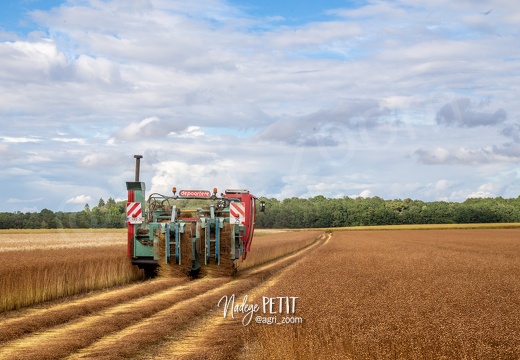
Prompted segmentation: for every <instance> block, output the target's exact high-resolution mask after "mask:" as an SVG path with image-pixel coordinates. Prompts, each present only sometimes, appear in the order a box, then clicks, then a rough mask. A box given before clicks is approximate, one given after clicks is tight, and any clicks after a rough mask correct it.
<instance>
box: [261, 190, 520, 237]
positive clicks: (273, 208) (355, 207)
mask: <svg viewBox="0 0 520 360" xmlns="http://www.w3.org/2000/svg"><path fill="white" fill-rule="evenodd" d="M262 200H263V201H265V202H266V211H265V213H259V214H258V217H257V226H258V227H259V228H275V229H276V228H327V227H344V226H370V225H405V224H467V223H506V222H520V196H519V197H518V198H516V199H504V198H502V197H498V198H471V199H467V200H466V201H464V202H461V203H459V202H445V201H434V202H424V201H421V200H412V199H404V200H400V199H397V200H383V199H382V198H380V197H377V196H376V197H372V198H356V199H353V198H350V197H344V198H339V199H336V198H335V199H330V198H325V197H323V196H316V197H313V198H310V199H301V198H288V199H284V200H283V201H279V200H277V199H272V198H271V199H262Z"/></svg>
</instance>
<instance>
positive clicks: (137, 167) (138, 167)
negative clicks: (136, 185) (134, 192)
mask: <svg viewBox="0 0 520 360" xmlns="http://www.w3.org/2000/svg"><path fill="white" fill-rule="evenodd" d="M134 158H135V182H139V172H140V171H141V159H142V158H143V155H134Z"/></svg>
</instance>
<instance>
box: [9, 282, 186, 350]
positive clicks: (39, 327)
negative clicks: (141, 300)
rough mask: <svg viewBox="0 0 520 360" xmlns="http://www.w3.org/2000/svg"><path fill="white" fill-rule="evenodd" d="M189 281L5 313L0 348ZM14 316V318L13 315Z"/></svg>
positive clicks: (126, 288) (136, 286)
mask: <svg viewBox="0 0 520 360" xmlns="http://www.w3.org/2000/svg"><path fill="white" fill-rule="evenodd" d="M188 281H189V279H187V278H186V279H180V278H178V279H173V278H171V279H157V280H153V281H146V282H142V283H137V284H132V285H125V286H123V287H118V288H115V289H111V290H108V291H103V292H99V291H97V292H95V293H94V294H87V295H84V296H81V297H80V298H79V299H77V300H71V301H68V302H65V303H59V304H55V305H50V306H47V307H45V308H37V309H34V308H33V309H25V310H20V311H16V312H12V313H7V314H6V315H5V317H4V318H3V319H0V345H3V344H4V343H5V342H7V341H11V340H14V339H17V338H19V337H22V336H24V335H28V334H31V333H34V332H37V331H43V330H45V329H47V328H50V327H53V326H57V325H60V324H63V323H66V322H68V321H72V320H74V319H77V318H79V317H81V316H85V315H89V314H92V313H95V312H96V311H101V310H103V309H105V308H108V307H110V306H114V305H117V304H119V303H122V302H126V301H130V300H133V299H135V298H138V297H143V296H147V295H150V294H153V293H156V292H158V291H161V290H165V289H167V288H170V287H172V286H175V285H180V284H183V283H186V282H188ZM13 313H14V315H13Z"/></svg>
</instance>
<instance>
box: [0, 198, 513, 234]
mask: <svg viewBox="0 0 520 360" xmlns="http://www.w3.org/2000/svg"><path fill="white" fill-rule="evenodd" d="M260 200H262V201H264V202H265V203H266V211H265V212H263V213H261V212H258V213H257V221H256V225H257V227H258V228H266V229H268V228H295V229H296V228H328V227H344V226H363V225H365V226H369V225H404V224H467V223H505V222H520V196H519V197H518V198H514V199H504V198H502V197H497V198H471V199H467V200H466V201H464V202H460V203H459V202H445V201H434V202H424V201H421V200H412V199H404V200H401V199H397V200H384V199H382V198H380V197H377V196H376V197H371V198H356V199H353V198H350V197H344V198H332V199H331V198H325V197H324V196H321V195H320V196H316V197H313V198H309V199H302V198H294V197H293V198H288V199H284V200H282V201H280V200H277V199H274V198H270V199H269V198H260ZM124 227H126V201H119V202H116V201H115V200H114V199H112V198H110V199H108V201H107V202H105V201H104V200H103V199H102V198H101V199H100V200H99V202H98V205H97V206H95V207H93V208H92V209H90V207H89V205H88V204H86V205H85V208H84V209H83V210H81V211H78V212H62V211H59V212H53V211H51V210H48V209H43V210H41V211H40V212H32V213H21V212H15V213H9V212H0V229H54V228H73V229H74V228H124Z"/></svg>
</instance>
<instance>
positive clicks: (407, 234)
mask: <svg viewBox="0 0 520 360" xmlns="http://www.w3.org/2000/svg"><path fill="white" fill-rule="evenodd" d="M113 235H115V234H113ZM120 235H122V236H123V239H124V238H125V236H124V233H120ZM120 235H117V236H120ZM519 239H520V229H518V228H498V229H488V228H482V227H479V228H476V229H445V230H441V229H438V228H436V229H433V230H410V229H406V230H396V231H386V230H373V229H370V230H359V229H358V230H357V231H334V232H330V231H327V232H324V231H280V232H273V231H265V232H262V231H258V232H257V233H256V235H255V238H254V241H253V246H252V251H251V253H249V254H248V258H247V260H246V261H245V262H243V263H242V264H240V266H239V272H238V275H236V276H234V277H221V276H217V277H215V276H206V277H204V278H202V279H197V280H190V279H189V278H168V277H159V278H156V279H153V280H148V281H138V282H133V283H131V284H127V285H122V286H116V287H114V286H113V285H110V284H105V285H103V286H102V289H103V290H97V291H89V292H87V293H83V294H82V295H75V296H70V295H64V297H63V298H62V300H60V301H59V302H56V301H54V302H47V303H42V304H40V305H38V306H35V307H26V308H22V309H21V310H17V311H4V313H3V314H0V360H1V359H9V360H11V359H24V360H26V359H55V358H67V359H121V358H133V359H396V358H397V359H518V358H520V325H519V322H518V319H519V318H520V302H519V301H520V240H519ZM114 241H115V240H114ZM118 241H119V240H118ZM59 246H61V245H59ZM118 247H119V249H120V250H121V251H122V255H123V257H124V256H126V252H125V251H124V240H123V241H122V243H120V244H113V245H110V246H108V245H107V246H105V245H103V246H90V247H85V248H77V249H76V250H78V251H80V252H81V251H86V250H88V251H90V250H92V251H94V250H93V249H98V250H99V252H98V255H97V256H100V254H102V253H106V252H107V251H108V252H112V250H115V249H116V248H118ZM71 249H74V247H70V248H69V247H65V248H52V249H40V248H37V249H33V250H19V252H25V253H26V255H28V254H32V253H34V254H36V253H37V252H39V251H60V253H55V254H61V255H62V256H65V255H64V254H65V253H66V251H67V250H71ZM61 251H64V253H61ZM117 251H119V250H117ZM10 252H11V251H4V252H3V253H2V252H0V255H2V254H7V253H10ZM85 254H86V253H85ZM94 258H95V255H92V259H94ZM100 259H102V256H101V257H99V258H98V261H101V260H100ZM75 261H78V260H77V259H76V260H75ZM72 263H73V261H71V262H70V263H68V264H67V266H71V268H70V269H69V270H67V271H70V272H73V270H72V267H73V266H74V265H73V264H72ZM99 263H100V264H101V263H102V262H99ZM64 265H65V264H62V265H61V266H64ZM1 266H2V265H1V264H0V267H1ZM80 267H82V266H80ZM112 271H113V270H109V268H108V267H106V266H99V273H105V272H112ZM5 274H7V273H6V272H4V275H5ZM67 284H68V282H67ZM74 286H76V285H74ZM74 286H73V287H74ZM2 294H4V292H2ZM230 299H235V302H234V303H233V305H234V306H230V307H229V308H228V312H229V313H228V314H224V308H225V305H224V304H225V303H227V302H228V301H229V304H231V300H230ZM289 299H292V300H291V301H293V303H292V304H291V302H290V301H289ZM266 300H267V302H266ZM255 306H257V307H256V308H255ZM255 309H256V310H255ZM266 309H267V313H265V312H264V310H266ZM270 311H271V312H274V313H273V314H271V313H270ZM224 315H225V316H224ZM232 315H233V316H232ZM258 316H260V317H259V318H258V319H259V320H258V319H257V317H258ZM268 318H275V320H276V322H277V323H281V322H282V321H285V322H286V323H284V324H273V323H269V322H268V321H266V320H267V319H268ZM248 319H249V322H248V321H247V320H248Z"/></svg>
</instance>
